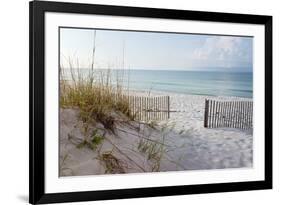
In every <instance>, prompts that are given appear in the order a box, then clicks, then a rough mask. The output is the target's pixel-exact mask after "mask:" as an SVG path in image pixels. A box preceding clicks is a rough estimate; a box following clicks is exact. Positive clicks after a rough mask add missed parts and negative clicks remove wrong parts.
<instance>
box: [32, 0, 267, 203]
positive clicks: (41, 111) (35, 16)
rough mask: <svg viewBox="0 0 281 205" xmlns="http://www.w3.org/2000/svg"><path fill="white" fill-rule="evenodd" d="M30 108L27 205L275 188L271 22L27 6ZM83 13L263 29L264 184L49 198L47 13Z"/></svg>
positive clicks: (242, 16) (221, 16) (98, 8)
mask: <svg viewBox="0 0 281 205" xmlns="http://www.w3.org/2000/svg"><path fill="white" fill-rule="evenodd" d="M29 12H30V19H29V25H30V28H29V46H30V51H29V52H30V55H29V61H30V71H29V77H30V82H29V83H30V85H29V92H30V98H29V99H30V107H29V123H30V127H29V132H30V139H29V141H30V142H29V202H30V203H32V204H43V203H57V202H74V201H91V200H108V199H122V198H137V197H154V196H167V195H183V194H199V193H214V192H230V191H245V190H260V189H271V188H272V17H271V16H262V15H248V14H231V13H215V12H201V11H185V10H170V9H155V8H137V7H124V6H105V5H93V4H78V3H62V2H46V1H32V2H30V4H29ZM46 12H62V13H79V14H99V15H111V16H130V17H150V18H162V19H181V20H197V21H209V22H227V23H243V24H259V25H264V27H265V65H264V66H265V79H264V80H265V133H264V137H265V162H264V163H265V180H263V181H247V182H235V183H217V184H200V185H183V186H168V187H153V188H145V187H144V188H135V189H121V190H106V191H83V192H82V191H81V192H71V193H45V188H44V187H45V179H44V178H45V160H44V157H45V156H44V153H45V144H44V143H45V142H44V138H45V135H44V133H45V126H44V123H45V120H44V119H45V100H46V99H45V70H44V65H45V58H44V54H45V53H44V46H45V45H44V39H45V28H44V26H45V22H44V20H45V16H44V15H45V13H46Z"/></svg>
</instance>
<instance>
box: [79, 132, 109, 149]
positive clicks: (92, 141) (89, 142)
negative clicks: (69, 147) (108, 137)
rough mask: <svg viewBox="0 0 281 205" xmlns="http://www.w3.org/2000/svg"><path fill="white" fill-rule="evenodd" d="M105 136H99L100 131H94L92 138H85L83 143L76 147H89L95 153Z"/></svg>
mask: <svg viewBox="0 0 281 205" xmlns="http://www.w3.org/2000/svg"><path fill="white" fill-rule="evenodd" d="M103 140H104V136H102V135H100V134H98V130H94V131H93V133H92V136H90V137H89V138H85V139H84V140H83V141H82V142H80V143H79V144H77V145H76V147H77V148H78V149H81V148H83V147H88V148H89V149H92V150H93V151H95V150H96V149H97V147H98V146H99V145H100V144H101V143H102V142H103Z"/></svg>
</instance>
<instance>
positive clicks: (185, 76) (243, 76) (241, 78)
mask: <svg viewBox="0 0 281 205" xmlns="http://www.w3.org/2000/svg"><path fill="white" fill-rule="evenodd" d="M87 72H88V70H86V69H83V73H87ZM117 75H118V76H119V78H120V77H122V79H123V85H125V86H127V85H129V86H130V89H136V90H151V91H167V92H173V93H183V94H192V95H210V96H235V97H246V98H252V97H253V73H251V72H217V71H211V72H210V71H174V70H133V69H131V70H125V71H121V70H118V71H116V70H115V71H114V70H112V76H113V77H112V79H116V77H115V76H117ZM128 80H129V83H128Z"/></svg>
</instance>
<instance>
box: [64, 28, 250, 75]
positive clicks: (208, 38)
mask: <svg viewBox="0 0 281 205" xmlns="http://www.w3.org/2000/svg"><path fill="white" fill-rule="evenodd" d="M93 39H94V30H92V29H69V28H61V30H60V49H61V50H60V54H61V65H62V66H63V67H64V68H67V67H69V66H68V62H69V59H72V61H73V62H74V64H75V65H76V66H77V65H78V64H79V67H80V68H88V67H89V65H90V62H91V56H92V48H93ZM123 51H124V52H123ZM123 53H124V67H125V68H126V69H127V68H130V69H155V70H173V69H174V70H209V71H215V70H220V71H232V72H233V71H239V72H241V71H244V72H249V71H252V64H253V38H251V37H233V36H215V35H194V34H174V33H156V32H132V31H113V30H97V31H96V54H95V67H96V68H111V69H115V68H121V67H122V65H123Z"/></svg>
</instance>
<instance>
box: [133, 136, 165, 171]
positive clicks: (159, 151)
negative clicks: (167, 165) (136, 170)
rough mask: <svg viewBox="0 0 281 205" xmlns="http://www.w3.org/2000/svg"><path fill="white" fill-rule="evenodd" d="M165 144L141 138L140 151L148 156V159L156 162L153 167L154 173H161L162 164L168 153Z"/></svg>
mask: <svg viewBox="0 0 281 205" xmlns="http://www.w3.org/2000/svg"><path fill="white" fill-rule="evenodd" d="M162 141H163V142H156V141H149V140H147V139H143V138H141V139H140V141H139V143H138V147H137V148H138V150H139V151H140V152H142V153H145V154H146V155H147V159H148V160H151V161H153V162H154V164H153V165H152V171H159V169H160V162H161V160H162V157H163V155H164V153H165V152H167V150H166V148H165V145H164V136H163V140H162Z"/></svg>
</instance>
